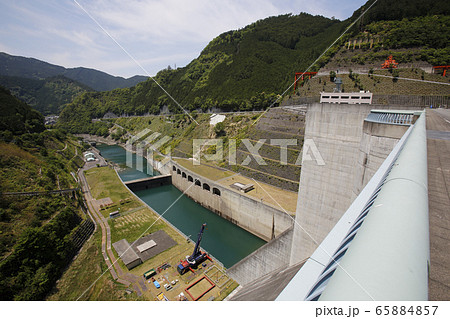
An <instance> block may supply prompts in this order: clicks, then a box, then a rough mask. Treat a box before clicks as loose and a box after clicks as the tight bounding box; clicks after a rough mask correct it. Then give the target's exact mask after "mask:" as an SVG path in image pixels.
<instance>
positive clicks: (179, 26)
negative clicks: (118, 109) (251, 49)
mask: <svg viewBox="0 0 450 319" xmlns="http://www.w3.org/2000/svg"><path fill="white" fill-rule="evenodd" d="M0 1H3V0H0ZM77 1H78V2H79V3H80V5H82V6H83V7H84V8H85V9H86V11H87V12H88V13H89V14H90V15H92V16H93V17H94V18H95V19H96V20H97V21H98V22H99V23H100V24H101V26H102V27H104V28H105V29H106V30H107V31H108V32H109V33H110V34H111V35H112V36H113V37H114V38H115V39H116V40H117V41H118V42H119V43H120V45H122V46H123V47H124V48H125V49H126V50H127V51H128V52H129V53H130V54H131V55H132V56H133V57H135V58H136V59H137V60H138V61H139V62H140V64H142V65H143V66H144V67H145V69H146V70H147V71H148V72H149V73H150V74H156V72H157V71H159V70H160V69H162V68H165V67H167V65H168V64H170V65H173V64H174V63H176V64H177V65H178V66H183V65H186V64H187V63H188V62H189V61H190V60H192V59H193V58H195V57H197V56H198V55H199V53H200V52H201V50H202V49H203V48H204V47H205V46H206V44H207V43H208V42H209V41H210V40H212V39H213V38H214V37H216V36H218V35H219V34H221V33H223V32H226V31H228V30H233V29H239V28H242V27H244V26H246V25H248V24H250V23H252V22H254V21H256V20H259V19H263V18H266V17H268V16H273V15H279V14H285V13H291V12H292V13H294V14H298V13H299V12H301V11H306V12H310V13H311V14H322V15H325V16H331V15H335V16H336V17H337V18H346V16H345V15H347V16H348V15H350V14H351V13H352V12H353V10H355V9H357V8H358V7H359V6H360V5H361V4H362V3H364V0H347V1H345V0H344V1H342V2H340V3H337V2H335V1H334V0H316V1H310V0H278V1H277V0H258V1H256V0H241V1H237V0H229V1H226V0H225V1H224V0H221V1H219V0H209V1H205V0H203V1H201V0H185V1H179V0H127V1H123V0H77ZM349 6H350V7H351V9H348V8H349ZM343 10H344V11H343ZM341 12H347V13H346V14H342V13H341ZM0 21H2V29H1V31H0V48H2V47H3V48H5V51H6V52H9V53H13V54H17V55H25V54H26V55H28V56H33V57H36V58H39V59H43V60H45V61H48V62H50V63H55V64H60V65H63V66H65V67H75V66H85V67H91V68H97V69H100V70H102V71H105V72H108V73H111V74H114V75H117V74H120V75H122V76H132V75H134V74H145V72H144V71H143V70H141V69H140V68H139V66H137V65H136V64H135V63H134V62H133V61H132V59H130V58H129V57H128V56H127V55H126V54H125V53H124V52H123V51H122V49H121V48H119V46H117V44H116V43H114V41H112V39H110V38H109V37H108V36H107V35H106V34H105V32H104V31H103V30H102V29H101V28H100V27H99V26H98V25H97V24H96V23H95V22H93V21H92V20H91V19H90V18H89V16H88V15H87V14H86V13H85V12H84V11H83V10H81V9H80V8H79V7H78V5H77V4H76V3H75V1H73V0H72V1H59V0H33V1H27V0H16V1H14V2H11V1H5V5H3V4H2V11H1V12H0Z"/></svg>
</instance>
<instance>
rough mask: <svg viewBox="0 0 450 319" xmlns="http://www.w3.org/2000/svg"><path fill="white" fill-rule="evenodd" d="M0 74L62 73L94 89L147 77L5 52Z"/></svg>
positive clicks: (41, 75)
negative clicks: (120, 74)
mask: <svg viewBox="0 0 450 319" xmlns="http://www.w3.org/2000/svg"><path fill="white" fill-rule="evenodd" d="M0 75H4V76H15V77H23V78H31V79H36V80H43V79H46V78H49V77H54V76H58V75H63V76H65V77H67V78H69V79H71V80H74V81H78V82H80V83H82V84H84V85H86V86H88V87H91V88H92V89H94V90H96V91H109V90H113V89H117V88H126V87H131V86H135V85H136V84H138V83H139V82H142V81H145V80H146V79H147V78H148V77H147V76H142V75H135V76H132V77H130V78H127V79H126V78H123V77H120V76H113V75H110V74H108V73H106V72H103V71H99V70H96V69H92V68H85V67H76V68H65V67H63V66H60V65H55V64H51V63H48V62H45V61H42V60H38V59H36V58H32V57H23V56H15V55H10V54H8V53H5V52H0Z"/></svg>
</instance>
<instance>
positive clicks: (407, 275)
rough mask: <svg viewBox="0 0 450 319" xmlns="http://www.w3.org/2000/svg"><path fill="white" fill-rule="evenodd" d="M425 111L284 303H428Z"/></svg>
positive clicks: (284, 297) (293, 284) (298, 276)
mask: <svg viewBox="0 0 450 319" xmlns="http://www.w3.org/2000/svg"><path fill="white" fill-rule="evenodd" d="M427 185H428V183H427V146H426V129H425V112H423V113H422V115H421V116H420V117H419V119H418V120H417V121H416V123H415V124H414V125H413V126H411V127H410V128H409V129H408V131H407V132H406V133H405V134H404V136H403V137H402V139H401V140H400V141H399V142H398V144H397V145H396V147H395V148H394V149H393V151H392V152H391V153H390V155H389V156H388V157H387V158H386V160H385V161H384V162H383V164H382V165H381V166H380V168H379V169H378V171H377V172H376V174H375V175H374V176H373V178H372V179H371V180H370V181H369V183H368V184H367V186H366V187H365V188H364V189H363V191H362V192H361V193H360V195H359V196H358V197H357V198H356V200H355V201H354V202H353V203H352V205H351V206H350V207H349V209H348V210H347V211H346V213H345V214H344V215H343V216H342V218H341V219H340V220H339V222H338V223H337V224H336V225H335V227H334V228H333V229H332V231H331V232H330V233H329V234H328V236H327V237H326V238H325V239H324V240H323V242H322V243H321V244H320V246H319V247H318V248H317V249H316V251H315V252H314V253H313V254H312V256H311V257H310V258H309V259H308V261H307V262H306V263H305V265H304V266H303V267H302V268H301V269H300V270H299V272H298V273H297V274H296V275H295V276H294V278H293V279H292V280H291V282H290V283H289V284H288V285H287V286H286V288H285V289H284V290H283V291H282V293H281V294H280V295H279V296H278V298H277V300H320V301H324V300H427V298H428V267H429V230H428V229H429V228H428V189H427Z"/></svg>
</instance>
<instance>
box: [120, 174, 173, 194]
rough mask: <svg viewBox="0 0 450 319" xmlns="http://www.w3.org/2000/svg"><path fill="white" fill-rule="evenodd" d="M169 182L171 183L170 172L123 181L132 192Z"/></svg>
mask: <svg viewBox="0 0 450 319" xmlns="http://www.w3.org/2000/svg"><path fill="white" fill-rule="evenodd" d="M170 184H172V175H170V174H167V175H158V176H153V177H149V178H141V179H137V180H133V181H128V182H125V185H126V186H127V187H128V188H129V189H130V190H131V191H133V192H136V191H140V190H143V189H150V188H153V187H158V186H163V185H170Z"/></svg>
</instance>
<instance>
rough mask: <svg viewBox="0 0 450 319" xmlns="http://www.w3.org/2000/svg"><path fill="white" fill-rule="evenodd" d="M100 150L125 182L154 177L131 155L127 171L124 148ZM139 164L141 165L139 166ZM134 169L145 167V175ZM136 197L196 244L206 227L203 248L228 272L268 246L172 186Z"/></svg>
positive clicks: (143, 161) (159, 188)
mask: <svg viewBox="0 0 450 319" xmlns="http://www.w3.org/2000/svg"><path fill="white" fill-rule="evenodd" d="M97 149H99V150H100V151H101V154H102V156H103V157H104V158H105V159H107V160H108V161H111V162H114V163H116V164H118V165H119V166H120V167H121V170H120V171H119V175H120V177H121V178H122V180H124V181H129V180H133V179H138V178H144V177H148V176H152V175H151V172H149V173H150V174H147V171H146V167H147V161H146V160H145V158H143V157H140V156H136V154H132V156H133V163H134V164H133V167H126V165H125V164H126V156H127V151H126V150H125V149H123V148H122V147H120V146H118V145H105V144H97ZM128 155H130V154H128ZM136 162H137V163H139V164H140V165H138V166H136ZM135 167H143V168H144V172H141V171H139V170H137V169H135ZM154 173H155V174H153V175H159V173H158V172H156V171H154ZM135 194H136V195H137V196H138V197H139V198H140V199H142V200H143V201H144V202H145V203H147V204H148V205H149V206H150V207H151V208H153V209H154V210H155V211H156V212H157V213H158V214H160V215H163V217H164V218H165V219H167V220H168V221H169V222H170V223H172V224H173V225H174V226H175V227H177V228H178V229H179V230H180V231H182V232H183V233H184V234H185V235H186V236H190V238H191V239H192V240H194V241H196V240H197V235H198V232H199V230H200V227H201V225H202V224H203V223H206V224H207V227H206V230H205V233H204V235H203V239H202V243H201V246H202V247H203V248H204V249H206V250H207V251H208V252H209V253H210V254H211V255H213V256H214V257H215V258H217V259H218V260H219V261H220V262H221V263H222V264H223V265H224V266H225V267H227V268H229V267H231V266H232V265H234V264H235V263H237V262H238V261H240V260H241V259H243V258H244V257H246V256H247V255H249V254H250V253H252V252H253V251H255V250H256V249H258V248H259V247H261V246H262V245H264V243H265V242H264V241H263V240H262V239H260V238H258V237H256V236H254V235H253V234H251V233H249V232H247V231H245V230H243V229H242V228H240V227H238V226H236V225H234V224H233V223H231V222H229V221H228V220H226V219H223V218H221V217H220V216H218V215H216V214H214V213H213V212H211V211H210V210H208V209H206V208H204V207H202V206H201V205H199V204H197V203H196V202H194V201H193V200H191V199H190V198H188V197H187V196H182V192H180V191H179V190H178V189H177V188H176V187H175V186H173V185H166V186H160V187H157V188H152V189H148V190H142V191H137V192H135ZM173 203H175V204H173ZM172 204H173V205H172Z"/></svg>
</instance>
